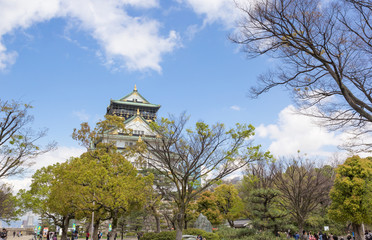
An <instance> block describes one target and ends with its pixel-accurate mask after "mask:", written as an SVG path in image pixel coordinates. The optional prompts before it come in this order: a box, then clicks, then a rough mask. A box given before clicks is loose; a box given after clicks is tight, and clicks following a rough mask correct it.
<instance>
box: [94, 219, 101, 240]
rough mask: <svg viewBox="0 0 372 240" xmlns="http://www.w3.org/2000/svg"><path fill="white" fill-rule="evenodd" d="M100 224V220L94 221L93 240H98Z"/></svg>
mask: <svg viewBox="0 0 372 240" xmlns="http://www.w3.org/2000/svg"><path fill="white" fill-rule="evenodd" d="M99 224H100V219H97V220H95V221H94V232H93V240H98V227H99Z"/></svg>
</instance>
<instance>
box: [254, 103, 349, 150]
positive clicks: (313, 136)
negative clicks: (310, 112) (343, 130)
mask: <svg viewBox="0 0 372 240" xmlns="http://www.w3.org/2000/svg"><path fill="white" fill-rule="evenodd" d="M256 132H257V137H259V138H268V139H270V140H271V141H272V142H271V144H270V146H269V150H270V151H271V152H272V153H273V154H274V155H275V156H288V155H295V154H296V153H297V151H298V150H300V151H301V152H302V153H306V154H308V155H316V156H323V157H329V156H331V155H332V154H333V152H335V151H336V150H337V149H336V147H337V146H338V145H340V144H341V143H342V139H344V138H345V136H344V135H343V134H336V133H335V132H329V131H328V130H327V129H326V128H324V127H321V126H319V125H317V124H315V123H314V122H313V121H312V119H311V118H309V117H306V116H304V115H299V114H296V113H295V107H294V106H292V105H290V106H288V107H286V108H285V109H283V110H282V111H281V112H280V113H279V119H278V122H277V123H276V124H270V125H263V124H261V125H260V126H258V127H257V128H256ZM329 147H331V148H334V150H327V149H326V148H329Z"/></svg>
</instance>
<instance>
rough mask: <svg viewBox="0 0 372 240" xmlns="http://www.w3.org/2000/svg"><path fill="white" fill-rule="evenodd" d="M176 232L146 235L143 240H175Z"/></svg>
mask: <svg viewBox="0 0 372 240" xmlns="http://www.w3.org/2000/svg"><path fill="white" fill-rule="evenodd" d="M174 239H176V232H175V231H172V232H160V233H145V234H144V235H143V237H142V238H141V240H174Z"/></svg>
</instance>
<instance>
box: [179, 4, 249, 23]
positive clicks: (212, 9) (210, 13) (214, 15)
mask: <svg viewBox="0 0 372 240" xmlns="http://www.w3.org/2000/svg"><path fill="white" fill-rule="evenodd" d="M251 1H252V2H253V1H255V0H249V1H247V0H236V1H234V0H203V1H200V0H179V2H186V3H187V4H188V5H189V6H190V7H191V8H192V9H193V11H194V12H195V13H196V14H198V15H202V16H204V17H205V18H204V25H205V24H211V23H214V22H219V23H222V24H223V25H224V26H225V27H228V28H233V27H234V26H235V24H236V21H237V20H239V19H240V17H241V11H240V10H239V9H238V8H237V7H236V3H237V4H240V5H246V4H249V3H250V2H251ZM235 2H236V3H235Z"/></svg>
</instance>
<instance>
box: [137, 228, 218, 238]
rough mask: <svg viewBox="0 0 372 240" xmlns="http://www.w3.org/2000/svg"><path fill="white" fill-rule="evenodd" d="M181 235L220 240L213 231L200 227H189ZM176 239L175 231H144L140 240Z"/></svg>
mask: <svg viewBox="0 0 372 240" xmlns="http://www.w3.org/2000/svg"><path fill="white" fill-rule="evenodd" d="M183 235H196V236H197V235H202V236H203V238H205V239H207V240H220V237H219V236H218V235H217V234H215V233H209V232H206V231H203V230H201V229H196V228H189V229H185V230H184V231H183ZM174 239H176V231H171V232H160V233H145V234H144V235H143V237H142V238H141V240H174Z"/></svg>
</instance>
